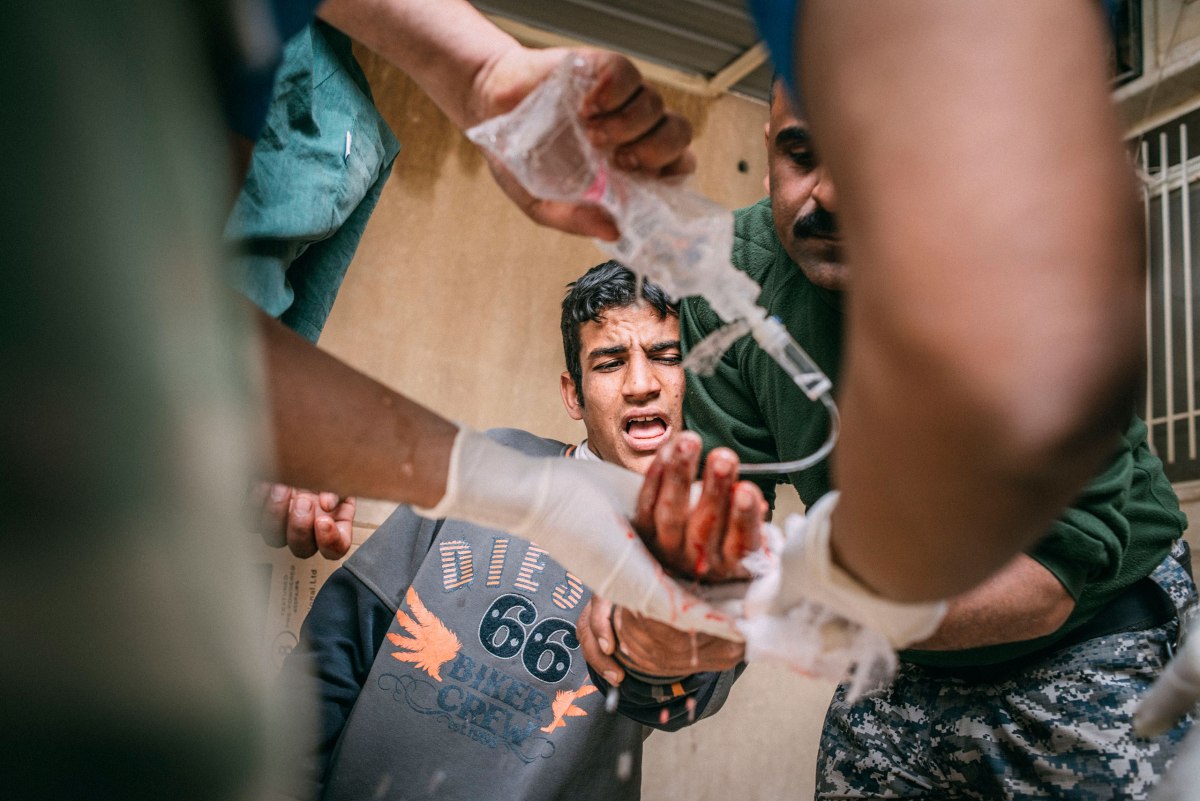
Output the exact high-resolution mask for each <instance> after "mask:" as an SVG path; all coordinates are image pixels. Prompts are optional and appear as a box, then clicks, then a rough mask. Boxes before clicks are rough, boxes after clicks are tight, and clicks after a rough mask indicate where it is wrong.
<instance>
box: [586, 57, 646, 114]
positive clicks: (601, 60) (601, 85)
mask: <svg viewBox="0 0 1200 801" xmlns="http://www.w3.org/2000/svg"><path fill="white" fill-rule="evenodd" d="M576 54H577V55H578V56H579V57H581V58H582V59H583V60H584V61H586V62H587V64H588V68H589V70H590V71H591V73H592V75H593V76H594V78H595V81H594V82H593V84H592V87H591V89H589V90H588V93H587V94H586V95H584V98H583V107H582V108H581V109H580V113H581V114H582V115H583V117H584V118H585V119H587V120H592V119H597V118H600V117H605V116H608V115H611V114H613V113H614V112H617V111H619V110H621V109H622V108H624V107H625V106H627V105H628V104H629V103H630V101H632V100H634V99H635V98H636V97H637V96H638V95H640V94H641V93H642V92H643V91H645V89H646V83H645V81H644V80H643V79H642V74H641V72H639V71H638V68H637V66H636V65H635V64H634V63H633V62H632V61H630V60H629V59H628V58H626V57H625V56H622V55H621V54H619V53H614V52H612V51H611V50H593V49H590V48H581V49H579V50H577V51H576ZM647 127H648V126H647Z"/></svg>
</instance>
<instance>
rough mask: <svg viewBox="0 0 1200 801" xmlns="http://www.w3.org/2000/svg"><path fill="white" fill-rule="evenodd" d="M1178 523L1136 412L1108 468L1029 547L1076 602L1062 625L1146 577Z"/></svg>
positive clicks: (1180, 525) (1168, 488)
mask: <svg viewBox="0 0 1200 801" xmlns="http://www.w3.org/2000/svg"><path fill="white" fill-rule="evenodd" d="M1185 525H1186V518H1184V516H1183V514H1182V513H1181V512H1180V510H1179V502H1178V499H1177V498H1176V497H1175V493H1174V491H1173V490H1172V489H1171V485H1170V482H1169V481H1168V480H1167V478H1166V475H1165V474H1164V473H1163V471H1162V463H1161V462H1160V461H1159V460H1158V458H1157V457H1155V456H1154V455H1153V454H1152V453H1151V452H1150V448H1149V446H1148V445H1147V443H1146V426H1145V424H1144V423H1143V422H1142V421H1141V420H1140V419H1138V418H1136V417H1135V418H1134V419H1133V420H1132V422H1131V423H1130V426H1129V429H1128V431H1126V433H1125V435H1124V436H1123V437H1122V438H1121V440H1120V443H1119V446H1118V447H1117V449H1116V451H1115V453H1114V455H1113V457H1112V459H1111V460H1110V462H1109V464H1108V466H1107V467H1106V468H1105V469H1104V471H1103V472H1101V473H1100V475H1098V476H1097V477H1096V478H1095V479H1094V480H1093V481H1092V482H1091V483H1090V484H1089V485H1088V486H1087V487H1086V488H1085V489H1084V490H1083V492H1082V493H1081V494H1080V495H1079V497H1078V498H1077V499H1076V500H1075V502H1074V503H1073V504H1072V505H1071V507H1070V508H1069V509H1067V510H1066V511H1065V512H1064V513H1063V514H1062V516H1061V517H1060V518H1059V519H1058V520H1056V521H1055V522H1054V524H1053V526H1052V527H1051V529H1050V533H1049V534H1047V535H1046V537H1045V538H1043V539H1042V540H1041V541H1040V542H1039V543H1038V544H1037V545H1036V546H1035V547H1034V548H1033V549H1032V550H1031V551H1030V552H1029V553H1030V556H1032V557H1033V558H1034V559H1036V560H1037V561H1038V562H1040V563H1041V564H1042V565H1043V566H1045V567H1046V569H1047V570H1049V571H1050V572H1051V573H1053V574H1054V575H1055V577H1056V578H1058V580H1059V581H1061V582H1062V585H1063V587H1064V588H1065V589H1066V590H1067V592H1068V593H1070V594H1071V597H1073V598H1074V599H1075V601H1076V609H1075V612H1074V613H1073V614H1072V615H1071V617H1070V618H1069V619H1068V621H1067V623H1066V624H1065V625H1064V626H1063V629H1062V630H1063V631H1065V630H1069V629H1071V628H1073V627H1074V626H1075V625H1078V624H1079V623H1083V622H1084V621H1086V620H1087V619H1089V618H1090V617H1091V616H1092V615H1094V614H1095V612H1096V611H1097V610H1098V609H1099V608H1100V607H1101V606H1103V605H1104V604H1105V603H1106V602H1107V601H1108V600H1110V599H1111V598H1112V597H1113V596H1115V595H1116V594H1117V593H1119V592H1120V591H1121V590H1122V589H1124V588H1125V587H1127V586H1129V585H1130V584H1132V583H1133V582H1135V581H1137V580H1138V579H1140V578H1143V577H1144V576H1147V575H1149V573H1150V572H1151V571H1152V570H1153V569H1154V567H1155V566H1156V565H1157V564H1158V563H1159V562H1160V561H1162V559H1163V558H1164V557H1165V556H1166V554H1167V552H1168V551H1169V550H1170V548H1171V545H1172V543H1173V542H1174V541H1175V540H1176V539H1178V538H1179V537H1180V536H1181V535H1182V534H1183V529H1184V526H1185Z"/></svg>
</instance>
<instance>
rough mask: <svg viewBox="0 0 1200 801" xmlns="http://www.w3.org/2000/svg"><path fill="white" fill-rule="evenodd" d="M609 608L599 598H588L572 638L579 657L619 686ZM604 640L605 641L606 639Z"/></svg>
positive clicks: (622, 673) (621, 677) (621, 670)
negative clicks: (580, 649)
mask: <svg viewBox="0 0 1200 801" xmlns="http://www.w3.org/2000/svg"><path fill="white" fill-rule="evenodd" d="M611 610H612V605H611V604H609V603H608V602H607V601H605V600H603V599H597V598H595V597H593V598H592V600H591V601H589V602H588V605H587V606H585V607H584V608H583V611H582V612H581V613H580V615H579V619H578V620H577V621H576V624H575V637H576V639H578V640H579V645H580V647H581V648H582V649H583V658H584V659H585V660H587V663H588V664H589V665H591V666H592V668H593V669H594V670H595V671H596V672H597V673H599V674H600V675H601V676H603V677H604V680H605V681H607V682H608V683H609V684H611V685H614V686H615V685H617V684H620V683H621V682H622V681H623V680H624V678H625V670H624V668H622V667H621V665H620V663H619V662H617V660H616V659H614V658H613V656H612V653H613V643H614V639H613V633H612V627H611V622H610V619H609V615H610V612H611ZM606 637H607V639H606Z"/></svg>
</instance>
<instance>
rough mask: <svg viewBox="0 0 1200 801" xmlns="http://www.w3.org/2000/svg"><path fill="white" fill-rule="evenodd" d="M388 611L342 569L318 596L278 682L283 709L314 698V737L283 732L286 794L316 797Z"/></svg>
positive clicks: (386, 622)
mask: <svg viewBox="0 0 1200 801" xmlns="http://www.w3.org/2000/svg"><path fill="white" fill-rule="evenodd" d="M393 614H394V611H393V610H391V609H389V608H388V607H387V606H386V605H385V604H384V603H383V601H381V600H380V598H379V596H378V595H376V594H375V593H374V592H372V591H371V590H370V589H368V588H367V586H366V585H365V584H363V583H362V582H361V581H359V580H358V579H357V578H356V577H355V576H354V575H353V574H352V573H351V572H350V571H348V570H346V569H345V568H339V569H338V570H337V571H335V572H334V573H333V575H331V576H330V577H329V579H328V580H327V581H326V582H325V585H324V586H323V587H322V588H321V591H320V592H319V593H318V594H317V597H316V599H315V600H314V601H313V606H312V609H311V611H309V613H308V617H307V618H306V619H305V621H304V625H303V627H302V628H301V629H300V638H299V643H298V644H297V645H296V648H295V650H293V651H292V653H291V654H290V655H289V656H288V658H287V659H286V660H285V661H284V664H283V668H282V670H281V671H280V674H279V679H278V682H277V685H276V696H277V699H278V701H279V702H280V703H281V705H284V708H287V707H288V706H294V705H295V704H296V703H297V699H301V698H305V697H310V698H315V699H316V709H315V715H316V720H315V723H316V739H315V741H314V740H313V739H312V737H311V736H310V735H311V730H307V731H287V732H284V733H283V734H284V742H285V743H286V746H285V748H286V749H287V750H286V753H285V754H284V755H283V761H284V762H285V764H286V765H287V767H286V768H285V770H284V771H283V773H284V775H283V776H282V777H281V780H282V782H283V788H284V790H285V792H286V794H287V795H289V796H293V797H295V798H301V799H312V798H318V797H320V793H321V789H322V787H323V785H324V782H325V774H326V770H327V769H328V767H329V761H330V758H331V756H332V755H333V751H334V749H335V747H336V746H337V742H338V738H339V737H340V736H341V733H342V729H343V728H344V727H345V725H346V720H347V718H349V716H350V711H351V710H352V709H353V708H354V702H355V700H356V699H357V698H358V695H359V692H360V691H361V690H362V686H363V683H364V682H365V681H366V679H367V674H368V673H369V672H370V670H371V664H372V662H373V661H374V659H375V653H376V651H378V650H379V646H380V644H381V643H382V642H383V636H384V634H385V633H386V632H387V630H388V626H389V625H390V623H391V618H392V615H393ZM296 728H300V727H296Z"/></svg>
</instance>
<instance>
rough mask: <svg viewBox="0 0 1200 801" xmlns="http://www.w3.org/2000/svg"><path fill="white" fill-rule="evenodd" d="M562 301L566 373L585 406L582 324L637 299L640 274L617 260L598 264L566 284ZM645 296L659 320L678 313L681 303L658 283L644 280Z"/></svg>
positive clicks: (599, 317)
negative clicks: (580, 355)
mask: <svg viewBox="0 0 1200 801" xmlns="http://www.w3.org/2000/svg"><path fill="white" fill-rule="evenodd" d="M567 290H568V291H567V295H566V297H564V298H563V302H562V323H561V328H562V339H563V355H564V356H566V358H567V373H569V374H570V376H571V380H572V381H574V382H575V391H576V392H577V393H578V395H579V405H580V406H582V405H583V365H582V363H581V362H580V360H579V350H580V348H581V347H583V343H582V340H581V338H580V336H579V327H580V326H581V325H583V324H584V323H586V322H588V321H589V320H590V321H592V322H594V323H598V322H600V319H601V318H602V317H603V316H604V312H605V311H607V310H608V309H613V308H617V309H623V308H625V307H626V306H632V305H633V304H634V303H635V302H636V301H637V296H636V295H635V293H636V292H637V276H635V275H634V274H633V273H632V272H630V271H629V270H628V269H627V268H626V267H624V266H622V265H621V264H619V263H618V262H615V261H606V262H604V263H603V264H597V265H596V266H595V267H593V268H592V269H590V270H588V271H587V272H586V273H584V274H583V275H582V276H580V277H579V278H578V279H576V280H575V281H572V282H571V283H569V284H567ZM642 297H643V298H644V299H645V300H646V302H647V303H649V304H650V306H651V307H652V308H653V309H654V310H655V312H657V313H658V316H659V319H663V318H665V317H666V316H667V315H668V314H674V315H678V314H679V306H678V304H675V303H672V302H671V301H669V300H668V299H667V296H666V294H665V293H664V292H663V291H662V290H661V289H659V288H658V286H657V285H656V284H652V283H650V282H649V281H644V282H642Z"/></svg>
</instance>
